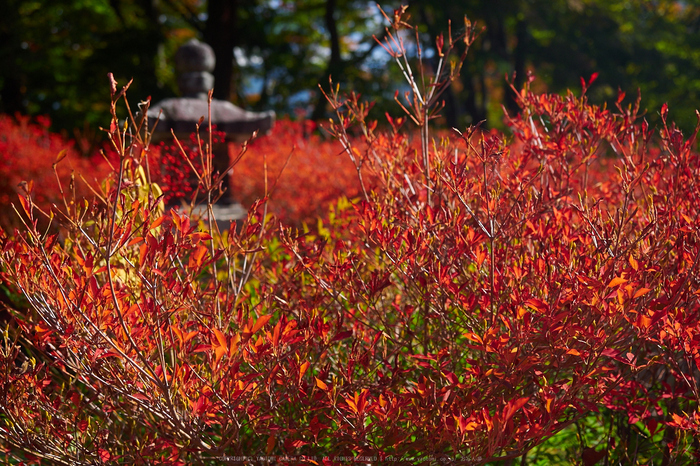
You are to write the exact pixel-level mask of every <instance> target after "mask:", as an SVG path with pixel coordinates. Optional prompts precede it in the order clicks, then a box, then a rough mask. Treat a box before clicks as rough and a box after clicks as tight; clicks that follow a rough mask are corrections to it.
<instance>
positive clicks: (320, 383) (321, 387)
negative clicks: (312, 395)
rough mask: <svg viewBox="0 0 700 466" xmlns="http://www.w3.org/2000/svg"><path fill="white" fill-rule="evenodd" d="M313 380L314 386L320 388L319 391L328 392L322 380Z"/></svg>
mask: <svg viewBox="0 0 700 466" xmlns="http://www.w3.org/2000/svg"><path fill="white" fill-rule="evenodd" d="M315 379H316V386H317V387H318V388H320V389H321V390H328V385H326V383H325V382H324V381H323V380H321V379H319V378H318V377H315Z"/></svg>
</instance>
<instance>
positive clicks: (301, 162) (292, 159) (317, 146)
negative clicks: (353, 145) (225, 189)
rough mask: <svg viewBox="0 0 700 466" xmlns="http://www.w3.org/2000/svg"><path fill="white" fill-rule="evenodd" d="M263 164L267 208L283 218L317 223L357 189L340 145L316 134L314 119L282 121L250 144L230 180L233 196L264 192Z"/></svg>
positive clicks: (249, 199)
mask: <svg viewBox="0 0 700 466" xmlns="http://www.w3.org/2000/svg"><path fill="white" fill-rule="evenodd" d="M236 149H237V148H236V147H235V146H234V147H233V148H232V151H235V152H236V153H237V150H236ZM265 164H267V190H268V193H269V202H268V209H269V211H270V212H273V213H274V214H275V215H276V216H277V217H278V218H279V219H280V220H283V221H287V222H289V221H292V222H297V223H300V222H315V220H316V217H318V216H323V215H325V214H326V212H327V210H328V207H329V206H330V205H331V204H333V203H335V201H336V200H337V199H338V198H339V197H341V196H347V197H350V198H353V197H356V196H357V195H358V194H360V192H361V191H360V185H359V183H358V181H357V176H356V175H355V173H354V170H353V167H352V163H351V162H350V161H349V160H348V159H347V157H345V156H344V155H343V153H342V146H341V145H340V143H339V142H338V141H336V140H334V139H328V138H326V137H324V136H323V135H320V134H319V133H318V130H317V128H316V126H315V124H314V123H313V122H312V121H303V120H302V121H291V120H288V119H283V120H281V121H278V122H276V124H275V127H274V128H273V130H272V132H271V134H270V135H267V136H261V137H259V138H257V139H256V140H254V141H253V143H252V144H250V145H249V146H248V150H247V153H246V154H245V155H244V156H243V158H242V159H241V161H240V162H239V163H238V164H237V165H236V166H235V167H234V174H233V177H232V181H231V183H232V187H233V195H234V197H235V198H236V199H239V200H240V201H242V202H243V203H244V204H245V205H252V203H253V202H255V201H256V200H258V199H262V198H263V197H265V195H266V191H265V190H266V178H265V175H266V174H265Z"/></svg>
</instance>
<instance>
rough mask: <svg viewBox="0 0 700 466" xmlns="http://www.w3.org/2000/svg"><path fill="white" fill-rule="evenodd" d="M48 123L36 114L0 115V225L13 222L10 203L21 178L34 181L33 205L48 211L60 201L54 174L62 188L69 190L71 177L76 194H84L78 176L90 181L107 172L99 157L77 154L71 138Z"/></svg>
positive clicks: (85, 192)
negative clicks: (35, 115)
mask: <svg viewBox="0 0 700 466" xmlns="http://www.w3.org/2000/svg"><path fill="white" fill-rule="evenodd" d="M50 125H51V122H50V121H49V119H48V118H47V117H37V118H36V120H35V122H32V121H31V120H30V118H29V117H26V116H21V115H16V116H15V117H14V118H12V117H10V116H8V115H0V173H2V177H0V205H2V206H5V207H4V208H3V209H2V212H0V228H2V227H4V228H9V227H11V226H16V225H17V220H16V219H17V216H16V214H15V212H14V211H13V210H12V208H11V207H10V204H12V203H14V204H17V202H16V199H17V193H18V192H22V190H23V188H20V187H19V185H20V183H22V182H23V181H30V180H31V181H33V182H34V188H33V192H34V196H35V202H36V204H37V206H39V207H40V208H42V209H44V210H46V211H49V210H50V209H51V204H53V203H59V202H62V201H61V195H60V191H59V188H58V181H57V176H58V179H60V181H61V184H62V186H63V189H66V190H68V189H71V190H72V188H71V187H70V186H71V179H72V178H74V180H75V181H74V185H75V189H76V191H77V193H76V194H77V195H78V196H80V197H82V196H85V195H87V194H88V190H87V187H86V185H85V183H84V182H83V181H82V178H85V180H87V182H89V183H94V182H95V181H96V180H101V179H103V178H104V177H105V176H106V175H107V173H108V172H109V168H108V167H107V164H106V163H104V162H103V161H102V160H101V157H99V156H96V157H93V158H91V159H86V158H83V157H81V156H80V154H79V153H78V151H77V150H76V149H75V148H74V147H73V144H72V143H71V142H69V141H67V140H66V139H64V138H62V137H61V136H59V135H57V134H53V133H51V132H49V130H48V127H49V126H50ZM63 157H65V160H64V161H63V162H62V163H60V164H57V165H56V167H57V173H54V170H53V165H54V164H55V162H56V161H57V160H58V159H59V158H63ZM81 177H82V178H81Z"/></svg>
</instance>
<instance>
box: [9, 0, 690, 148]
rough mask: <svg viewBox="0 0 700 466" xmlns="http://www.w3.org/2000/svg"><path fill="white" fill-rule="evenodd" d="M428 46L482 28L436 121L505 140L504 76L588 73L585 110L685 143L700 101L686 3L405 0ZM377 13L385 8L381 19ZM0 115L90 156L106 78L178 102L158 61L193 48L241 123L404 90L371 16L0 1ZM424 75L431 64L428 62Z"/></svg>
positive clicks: (332, 0)
mask: <svg viewBox="0 0 700 466" xmlns="http://www.w3.org/2000/svg"><path fill="white" fill-rule="evenodd" d="M409 4H410V9H409V12H411V14H412V15H413V21H414V22H415V23H416V24H421V25H422V29H421V30H422V31H423V32H424V34H425V42H424V43H426V44H429V43H431V40H430V38H431V37H435V36H437V34H439V32H441V31H445V29H446V25H447V23H448V20H452V21H453V22H454V24H455V25H456V26H455V29H458V26H459V25H461V24H462V18H463V15H465V14H466V15H467V16H468V17H469V18H470V19H471V20H472V21H477V22H478V24H479V25H481V26H484V27H485V30H484V33H483V34H482V35H481V36H480V37H479V39H478V41H477V42H476V43H475V44H474V46H473V47H472V49H471V51H470V53H469V55H468V57H467V62H466V64H465V67H466V68H465V69H464V72H463V73H462V74H461V77H460V79H459V80H458V81H456V82H455V83H453V85H452V86H451V87H450V88H449V89H448V90H447V92H446V93H445V94H444V99H445V104H446V108H445V110H444V111H443V115H444V120H443V121H442V123H443V124H444V125H446V126H448V127H464V125H467V124H474V123H476V122H479V121H481V120H486V125H487V126H490V127H497V128H499V129H503V128H504V125H503V123H502V122H503V113H502V112H503V110H502V106H505V108H506V109H507V110H509V111H511V112H515V110H516V105H515V102H514V100H513V99H512V98H511V97H510V96H509V93H510V92H511V91H510V88H509V86H508V84H507V82H506V79H505V76H506V75H508V76H513V74H514V75H515V78H514V80H515V87H516V88H520V87H521V85H522V82H523V79H524V78H525V76H526V73H527V71H533V72H534V73H535V74H536V76H537V78H538V79H537V81H536V82H535V86H536V89H534V90H536V91H545V90H546V91H548V92H564V91H565V90H566V89H578V88H580V86H579V79H580V78H581V77H586V78H588V77H589V76H591V75H592V74H593V73H598V80H597V81H596V85H595V86H593V87H592V88H591V89H590V90H589V91H588V96H589V98H590V100H591V102H592V103H595V104H602V103H604V102H607V103H613V102H614V101H615V99H616V98H617V92H618V88H619V89H621V90H622V91H624V92H626V93H627V95H630V96H632V95H636V93H637V90H638V89H639V90H641V93H642V96H643V103H642V106H643V107H644V108H647V109H649V113H648V115H647V119H648V120H649V121H650V123H652V124H654V123H658V109H659V108H660V107H661V105H662V104H663V103H664V102H667V103H668V104H669V108H670V114H669V117H670V118H672V119H673V120H674V121H676V122H677V124H679V126H680V127H681V128H682V129H684V130H686V131H689V130H691V129H692V128H693V127H694V125H695V111H694V110H695V108H696V107H697V102H698V100H699V97H700V35H699V34H698V32H699V28H700V2H698V1H665V0H658V1H656V0H655V1H647V0H644V1H642V0H624V1H623V0H546V1H545V0H493V1H489V2H483V1H473V0H460V1H452V0H450V1H447V0H431V1H424V0H417V1H411V2H409ZM382 6H383V7H384V8H385V9H386V10H387V11H391V10H392V9H393V8H396V7H398V4H396V5H389V4H384V5H382ZM0 8H2V10H4V11H0V113H5V114H10V115H15V114H17V113H20V114H24V115H32V116H35V115H48V116H49V117H50V119H51V122H52V123H51V124H52V127H51V129H52V130H58V131H64V135H68V136H70V137H74V136H77V137H78V139H82V141H83V142H82V144H81V148H82V150H83V151H84V152H86V153H88V152H90V151H92V150H94V145H93V143H94V142H96V141H98V140H99V139H100V138H102V137H103V135H102V134H101V133H100V132H99V130H97V128H98V126H99V125H100V124H102V125H104V124H105V122H106V121H107V120H108V118H109V117H108V105H107V99H106V96H107V95H108V92H109V89H108V81H107V79H106V76H107V73H108V72H113V73H114V74H115V77H116V79H117V81H119V82H127V81H128V80H129V79H131V78H133V79H134V84H133V86H132V88H131V91H130V95H131V98H132V99H138V100H144V99H146V97H147V96H151V98H152V99H153V101H154V102H157V101H158V100H160V99H162V98H166V97H171V96H173V95H176V94H177V92H178V91H177V86H176V82H175V75H174V69H173V66H172V63H173V60H172V57H173V55H174V53H175V51H176V50H177V48H178V46H180V45H181V44H182V43H184V42H185V41H187V40H188V39H190V38H192V37H198V38H200V39H203V40H204V41H206V42H207V43H209V44H210V45H211V46H212V47H213V49H214V51H215V53H216V56H217V66H216V70H215V72H214V74H215V78H216V88H215V90H214V92H215V97H216V98H219V99H228V100H231V101H233V102H234V103H235V104H237V105H239V106H241V107H243V108H246V109H249V110H266V109H273V110H275V111H277V112H278V114H289V115H296V116H301V115H303V116H305V117H311V118H313V119H318V118H320V117H323V116H326V115H325V112H326V110H327V109H326V106H325V104H326V102H325V99H323V98H322V96H321V94H320V92H319V91H318V88H317V84H318V83H319V82H321V83H327V79H328V76H329V75H332V76H333V78H334V81H335V82H337V83H341V84H342V86H343V88H344V89H347V90H355V91H358V92H361V93H362V94H363V95H364V96H365V97H366V98H368V99H370V100H375V101H376V102H377V108H376V109H375V118H378V116H379V115H382V114H383V113H384V111H385V110H386V109H388V108H391V109H392V112H393V113H396V111H397V110H398V109H397V108H396V107H395V105H394V104H393V95H394V92H395V91H396V89H397V88H398V86H400V85H401V84H400V83H401V82H403V80H401V79H398V76H397V73H399V70H398V69H396V68H395V67H392V66H386V64H387V61H388V59H389V58H388V56H387V55H386V54H385V53H383V50H382V48H381V47H379V46H378V45H377V44H376V41H375V40H374V39H373V38H372V36H373V35H376V36H377V37H379V38H381V37H382V36H383V34H384V27H385V24H384V22H383V18H382V17H381V15H380V14H379V13H378V9H377V6H376V4H375V3H374V2H365V1H353V0H298V1H286V0H264V1H263V0H211V1H208V2H207V1H202V0H51V1H47V0H40V1H27V0H5V1H3V2H2V6H1V7H0ZM424 57H425V58H426V59H427V61H430V60H431V59H437V57H436V56H434V55H433V53H432V50H430V49H429V48H428V49H426V50H425V54H424Z"/></svg>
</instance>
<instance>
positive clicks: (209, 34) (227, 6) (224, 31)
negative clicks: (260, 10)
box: [204, 0, 239, 100]
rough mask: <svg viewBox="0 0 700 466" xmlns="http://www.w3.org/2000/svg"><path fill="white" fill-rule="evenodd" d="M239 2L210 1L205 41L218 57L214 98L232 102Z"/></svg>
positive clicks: (227, 0) (234, 0) (226, 0)
mask: <svg viewBox="0 0 700 466" xmlns="http://www.w3.org/2000/svg"><path fill="white" fill-rule="evenodd" d="M238 3H239V2H238V0H209V1H208V4H207V15H208V16H207V24H206V27H205V29H204V40H205V42H207V43H208V44H209V45H210V46H211V47H212V48H213V49H214V54H215V55H216V68H214V98H215V99H221V100H231V94H232V93H231V91H232V89H231V78H232V76H233V47H234V46H235V45H236V42H237V39H238V34H237V32H238V24H237V22H238V21H237V20H238V15H237V11H236V10H237V8H238V7H239V5H238Z"/></svg>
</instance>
